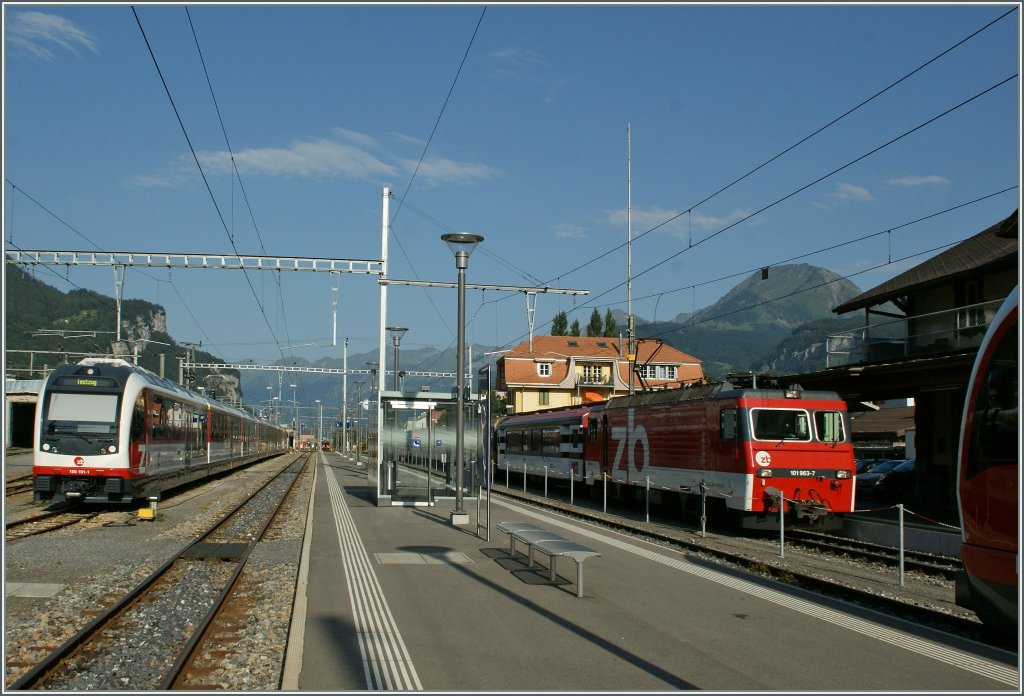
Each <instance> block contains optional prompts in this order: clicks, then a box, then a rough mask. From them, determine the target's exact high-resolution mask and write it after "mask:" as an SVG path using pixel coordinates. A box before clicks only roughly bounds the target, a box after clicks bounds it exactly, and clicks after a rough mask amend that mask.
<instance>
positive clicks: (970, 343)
mask: <svg viewBox="0 0 1024 696" xmlns="http://www.w3.org/2000/svg"><path fill="white" fill-rule="evenodd" d="M1002 302H1003V300H1001V299H1000V300H992V301H990V302H980V303H978V304H972V305H964V306H962V307H956V308H954V309H947V310H943V311H941V312H930V313H927V314H916V315H914V316H910V317H905V318H903V319H896V320H894V321H887V322H882V323H878V324H870V325H868V326H862V327H860V328H857V329H851V330H849V331H843V332H841V333H836V334H831V335H829V336H828V338H827V339H826V350H827V355H826V363H825V364H826V366H827V367H841V366H844V365H860V364H864V363H880V362H891V361H893V360H906V359H909V358H919V357H926V356H929V355H942V354H947V353H958V352H965V351H971V350H974V349H976V348H977V347H978V346H979V345H981V340H982V338H984V336H985V331H986V329H987V328H988V325H989V323H990V322H991V321H992V317H994V316H995V313H996V311H997V310H998V309H999V307H1000V305H1001V304H1002Z"/></svg>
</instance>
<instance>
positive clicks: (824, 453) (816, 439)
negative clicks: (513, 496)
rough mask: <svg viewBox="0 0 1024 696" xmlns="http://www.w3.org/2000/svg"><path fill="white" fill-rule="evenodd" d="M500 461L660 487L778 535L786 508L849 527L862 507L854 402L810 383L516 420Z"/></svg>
mask: <svg viewBox="0 0 1024 696" xmlns="http://www.w3.org/2000/svg"><path fill="white" fill-rule="evenodd" d="M765 386H767V387H768V388H763V387H765ZM497 457H498V469H499V470H502V469H504V470H506V471H510V472H512V473H522V474H524V475H527V476H531V475H533V476H545V475H546V476H548V477H550V478H553V479H555V480H558V479H562V480H565V481H568V479H569V477H570V475H571V476H572V478H573V482H574V483H575V482H576V481H580V482H582V483H584V484H589V485H592V486H593V485H595V484H600V485H604V483H605V482H607V483H608V484H610V485H611V486H613V487H614V488H615V489H616V494H619V495H628V494H629V492H630V491H637V493H639V491H640V489H641V488H649V490H650V492H651V496H652V500H653V501H654V502H661V501H666V500H667V499H670V498H674V497H675V496H678V495H683V496H692V498H691V500H692V499H696V498H697V496H704V497H705V499H706V503H707V505H708V506H709V507H710V508H711V511H712V512H714V511H715V510H716V509H717V511H720V512H724V513H728V514H730V515H732V516H737V517H738V518H739V521H740V522H741V524H742V526H744V527H746V528H751V529H778V524H779V505H780V500H781V504H783V505H785V509H784V511H783V514H784V518H785V520H786V524H787V525H789V524H801V525H808V526H818V527H837V526H838V525H839V524H840V520H839V518H837V517H836V514H838V513H844V512H850V511H851V510H853V506H854V461H853V445H852V443H851V439H850V428H849V420H848V416H847V413H846V403H845V402H844V401H843V400H842V399H841V398H839V396H838V395H837V394H836V393H835V392H826V391H813V392H808V391H803V390H802V389H801V388H800V387H799V386H798V385H791V386H785V387H781V386H779V385H777V384H774V383H772V384H768V385H765V384H764V381H762V388H755V387H754V386H753V384H752V385H751V386H749V387H745V386H736V385H735V384H733V383H732V382H718V383H713V384H698V385H691V386H687V387H683V388H680V389H670V390H662V391H651V392H643V393H638V394H634V395H632V396H622V397H616V398H613V399H611V400H609V401H606V402H603V403H599V404H591V405H585V406H573V407H568V408H563V409H551V410H549V411H541V412H534V413H524V414H520V415H514V416H510V417H508V418H506V419H504V420H503V421H501V423H500V424H499V425H498V427H497ZM683 502H684V503H686V502H687V501H686V499H685V498H684V499H683Z"/></svg>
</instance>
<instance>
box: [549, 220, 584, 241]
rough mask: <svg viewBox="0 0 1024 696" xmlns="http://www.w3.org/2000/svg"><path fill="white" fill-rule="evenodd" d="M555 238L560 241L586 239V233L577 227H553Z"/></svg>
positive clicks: (562, 225) (561, 225)
mask: <svg viewBox="0 0 1024 696" xmlns="http://www.w3.org/2000/svg"><path fill="white" fill-rule="evenodd" d="M554 232H555V236H556V237H559V238H562V239H586V238H587V231H586V230H584V229H583V228H582V227H580V226H578V225H569V224H560V225H555V228H554Z"/></svg>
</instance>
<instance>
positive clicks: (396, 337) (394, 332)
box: [381, 326, 409, 391]
mask: <svg viewBox="0 0 1024 696" xmlns="http://www.w3.org/2000/svg"><path fill="white" fill-rule="evenodd" d="M387 330H388V331H389V332H390V333H391V343H392V344H393V345H394V356H395V359H394V363H395V382H394V389H395V391H401V389H402V380H401V377H400V375H401V373H400V372H399V370H398V343H399V341H401V340H402V334H404V333H405V332H406V331H408V330H409V329H407V328H406V327H404V326H389V327H387ZM381 381H383V378H382V379H381Z"/></svg>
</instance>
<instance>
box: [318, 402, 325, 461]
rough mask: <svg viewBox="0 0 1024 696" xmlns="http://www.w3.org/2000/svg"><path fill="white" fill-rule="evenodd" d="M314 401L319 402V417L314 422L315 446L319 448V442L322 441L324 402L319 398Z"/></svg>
mask: <svg viewBox="0 0 1024 696" xmlns="http://www.w3.org/2000/svg"><path fill="white" fill-rule="evenodd" d="M316 402H317V403H318V404H320V416H319V418H320V419H319V420H318V421H317V422H316V446H317V449H320V443H321V442H323V441H324V404H323V402H322V401H321V400H320V399H317V400H316Z"/></svg>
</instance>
